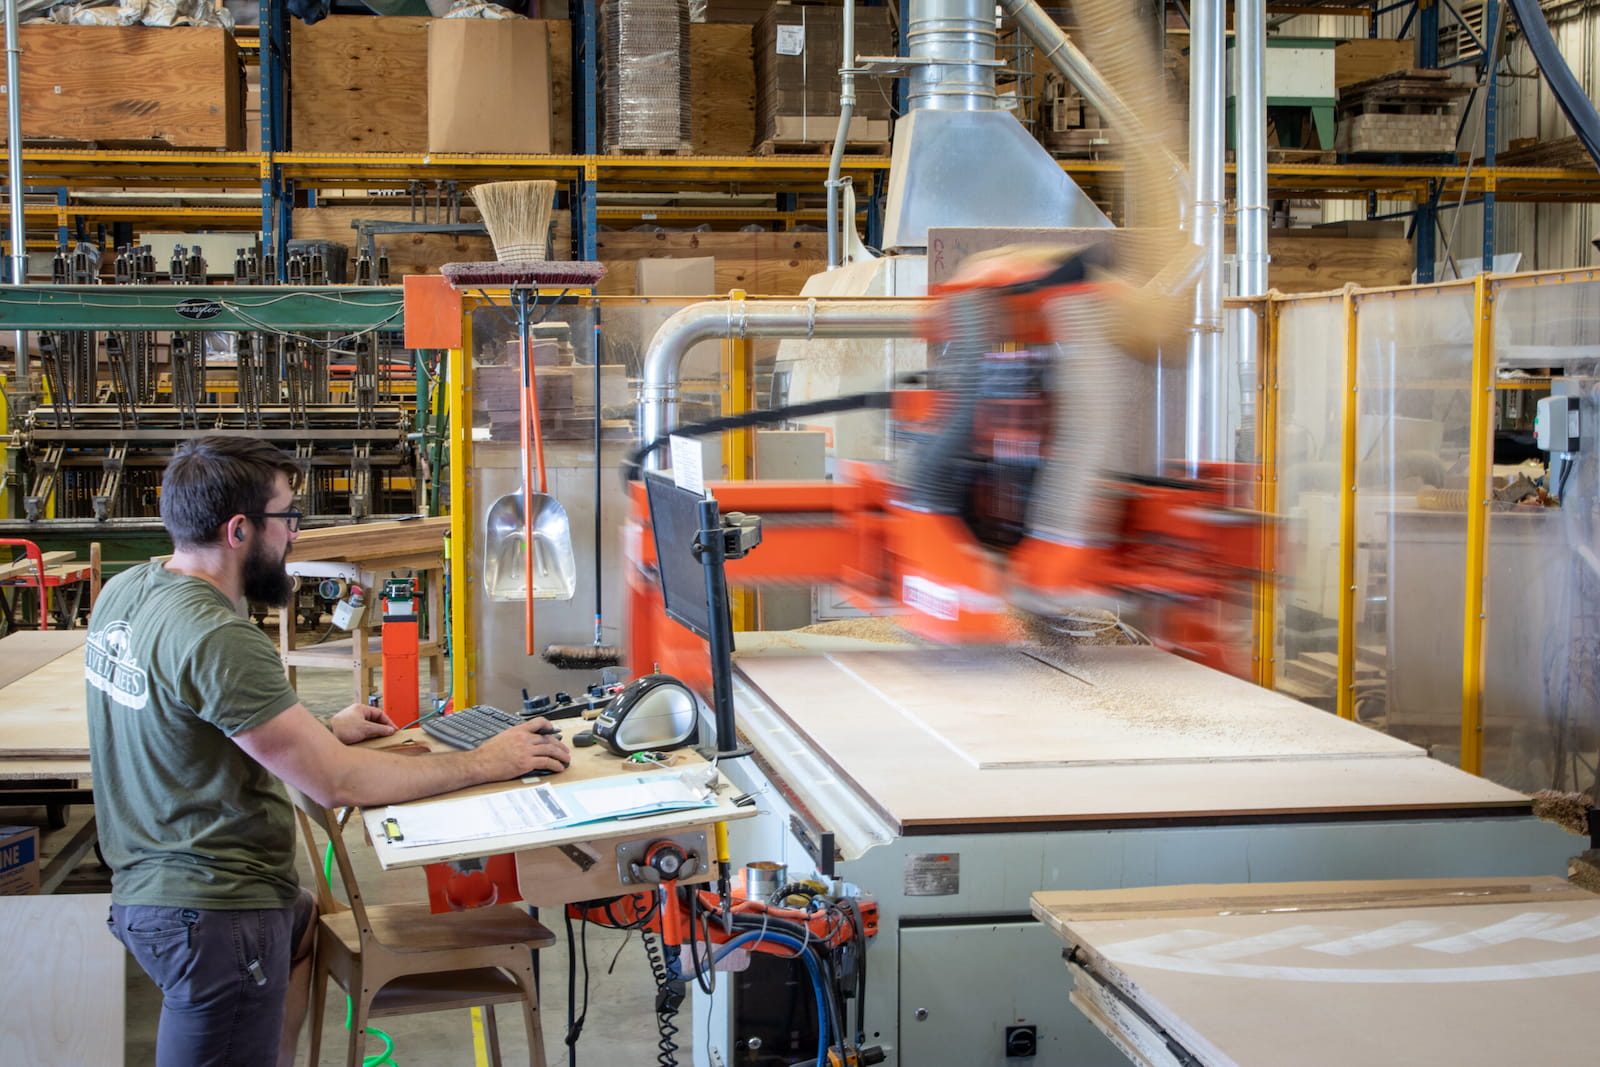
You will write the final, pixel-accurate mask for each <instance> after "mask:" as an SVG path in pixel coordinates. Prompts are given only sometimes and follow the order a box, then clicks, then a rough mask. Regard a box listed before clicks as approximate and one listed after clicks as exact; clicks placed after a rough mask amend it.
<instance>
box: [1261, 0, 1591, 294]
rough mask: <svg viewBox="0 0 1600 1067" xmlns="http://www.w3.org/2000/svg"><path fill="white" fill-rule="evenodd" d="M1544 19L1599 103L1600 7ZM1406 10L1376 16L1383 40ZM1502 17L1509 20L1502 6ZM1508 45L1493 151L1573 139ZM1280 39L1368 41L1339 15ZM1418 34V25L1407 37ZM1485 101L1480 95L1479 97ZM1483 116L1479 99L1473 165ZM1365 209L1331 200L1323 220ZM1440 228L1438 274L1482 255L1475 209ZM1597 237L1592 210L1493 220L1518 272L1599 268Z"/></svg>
mask: <svg viewBox="0 0 1600 1067" xmlns="http://www.w3.org/2000/svg"><path fill="white" fill-rule="evenodd" d="M1482 6H1483V5H1482V3H1481V2H1479V3H1461V2H1459V0H1458V2H1457V4H1456V7H1457V9H1458V10H1460V11H1461V12H1462V13H1463V14H1464V15H1465V16H1466V17H1467V18H1468V19H1470V20H1472V21H1473V23H1474V25H1479V24H1480V23H1481V17H1482V16H1481V10H1482ZM1543 6H1544V9H1545V17H1546V19H1548V20H1549V22H1550V31H1551V33H1552V34H1553V35H1554V36H1555V39H1556V42H1557V44H1558V45H1559V46H1560V48H1561V52H1562V54H1563V55H1564V56H1566V58H1567V63H1568V64H1569V65H1570V66H1571V67H1572V70H1573V74H1574V75H1576V76H1577V78H1578V80H1579V82H1580V83H1581V84H1582V85H1583V86H1584V88H1585V89H1586V90H1587V91H1588V93H1589V96H1590V99H1600V0H1568V2H1552V0H1544V5H1543ZM1408 13H1409V11H1408V10H1407V9H1401V10H1397V11H1391V12H1388V13H1386V14H1384V15H1382V16H1380V17H1379V20H1378V36H1380V37H1396V36H1398V35H1399V32H1400V29H1401V27H1402V26H1403V25H1404V24H1405V20H1406V16H1407V14H1408ZM1501 17H1502V18H1506V19H1510V18H1511V17H1512V16H1511V14H1510V12H1509V11H1508V10H1506V9H1505V8H1504V6H1503V5H1502V14H1501ZM1440 23H1441V32H1443V31H1444V29H1445V28H1447V27H1452V26H1454V25H1455V18H1454V16H1453V15H1451V14H1450V10H1449V8H1448V7H1446V8H1442V10H1441V11H1440ZM1512 28H1513V35H1512V37H1511V39H1510V40H1509V41H1508V44H1507V50H1506V58H1507V62H1506V63H1505V64H1504V65H1503V67H1502V71H1503V72H1502V74H1501V76H1500V81H1499V85H1498V87H1497V92H1498V93H1499V97H1500V107H1499V113H1498V118H1499V121H1498V127H1499V129H1498V131H1497V134H1498V135H1497V138H1496V142H1497V143H1496V149H1497V150H1504V149H1505V148H1506V147H1507V146H1508V145H1509V144H1510V143H1511V141H1512V140H1514V139H1517V138H1523V137H1537V138H1539V139H1540V140H1555V139H1558V138H1562V137H1570V136H1572V129H1571V127H1570V126H1569V125H1568V124H1567V120H1566V117H1565V116H1564V115H1562V113H1561V109H1560V108H1559V107H1558V106H1557V104H1556V101H1555V97H1554V95H1553V94H1552V93H1551V92H1550V89H1549V86H1547V85H1546V84H1545V82H1544V79H1543V78H1542V77H1541V76H1540V75H1539V68H1538V65H1537V64H1536V63H1535V62H1534V60H1533V56H1532V54H1531V53H1530V52H1529V51H1528V47H1527V44H1526V43H1525V42H1524V41H1523V40H1522V38H1521V35H1520V33H1518V32H1516V26H1515V21H1514V20H1513V22H1512ZM1278 32H1279V33H1283V34H1290V35H1302V36H1308V37H1364V36H1366V19H1364V18H1353V17H1338V16H1302V17H1298V18H1294V19H1290V20H1288V21H1286V22H1284V23H1283V24H1282V25H1281V27H1280V28H1279V30H1278ZM1409 32H1410V34H1411V35H1413V36H1414V35H1415V33H1416V28H1415V22H1413V25H1412V29H1411V30H1410V31H1409ZM1457 69H1458V71H1459V72H1460V73H1459V74H1458V77H1460V78H1462V79H1464V80H1470V79H1471V78H1472V76H1473V68H1472V67H1470V66H1466V67H1461V68H1457ZM1479 95H1480V97H1481V95H1482V94H1479ZM1482 115H1483V112H1482V102H1481V100H1480V101H1478V102H1477V103H1475V104H1474V107H1473V109H1472V112H1471V113H1470V115H1469V117H1468V121H1467V124H1466V126H1465V128H1464V129H1463V132H1462V137H1461V144H1460V149H1461V151H1463V152H1470V153H1472V156H1473V158H1479V157H1481V156H1482V155H1483V117H1482ZM1409 206H1410V205H1409V204H1405V203H1399V202H1395V203H1389V202H1383V203H1380V205H1379V211H1380V213H1386V212H1389V211H1401V210H1405V209H1407V208H1408V207H1409ZM1365 216H1366V207H1365V205H1364V204H1362V203H1361V202H1359V201H1327V202H1326V203H1325V204H1324V206H1323V218H1324V219H1326V220H1328V221H1330V222H1331V221H1338V220H1342V219H1356V218H1364V217H1365ZM1440 223H1441V226H1442V229H1443V230H1444V233H1443V234H1442V235H1441V236H1440V237H1439V238H1438V240H1437V241H1436V246H1437V259H1438V262H1439V264H1440V268H1441V270H1443V269H1444V264H1445V261H1446V259H1447V257H1454V258H1457V259H1461V258H1466V259H1477V258H1479V257H1480V256H1481V255H1482V251H1483V247H1482V246H1483V209H1482V207H1481V206H1477V205H1467V206H1465V207H1462V208H1459V209H1455V208H1452V209H1450V210H1446V211H1443V212H1441V216H1440ZM1597 231H1600V213H1597V211H1596V206H1595V205H1594V204H1590V203H1561V204H1506V203H1501V204H1499V205H1497V208H1496V213H1495V244H1494V250H1495V253H1496V254H1497V255H1503V254H1506V253H1512V252H1519V253H1521V254H1522V260H1521V263H1520V265H1519V269H1521V270H1553V269H1559V268H1566V267H1583V266H1590V265H1593V264H1595V263H1596V262H1600V253H1596V251H1595V249H1594V247H1593V246H1592V245H1590V243H1589V238H1590V237H1591V236H1594V235H1595V233H1596V232H1597Z"/></svg>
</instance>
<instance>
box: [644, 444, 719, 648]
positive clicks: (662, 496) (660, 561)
mask: <svg viewBox="0 0 1600 1067" xmlns="http://www.w3.org/2000/svg"><path fill="white" fill-rule="evenodd" d="M644 484H645V493H646V495H647V496H648V497H649V501H650V526H651V530H652V532H653V533H654V535H655V541H656V566H657V568H658V570H659V571H660V574H661V599H662V602H663V604H664V606H665V608H666V612H667V617H668V618H669V619H671V620H673V621H674V622H676V623H678V624H679V625H681V626H684V627H687V628H688V629H689V630H691V631H693V632H694V633H695V634H697V635H699V636H700V637H703V638H705V639H706V640H708V641H709V640H710V639H711V604H710V602H709V600H708V598H707V596H706V570H705V566H704V565H703V564H702V563H701V562H700V560H699V559H698V558H697V557H696V556H695V554H694V543H695V538H696V537H698V536H699V534H700V529H701V526H700V522H701V514H700V508H701V504H702V503H703V502H704V501H705V500H706V497H705V496H704V495H703V494H700V493H697V492H695V491H694V490H692V489H683V488H680V487H679V486H678V485H677V484H676V483H674V482H673V480H672V478H671V477H670V476H667V475H663V474H657V473H656V472H654V471H646V472H645V475H644ZM711 506H712V509H713V510H712V515H713V516H715V514H716V511H715V508H716V502H715V501H712V504H711ZM712 525H713V526H715V525H716V522H715V520H713V523H712ZM719 607H720V609H721V611H722V612H723V613H724V614H727V612H728V604H727V601H726V600H724V601H723V603H722V604H721V605H719ZM730 618H731V617H730Z"/></svg>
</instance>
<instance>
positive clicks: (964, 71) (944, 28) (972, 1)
mask: <svg viewBox="0 0 1600 1067" xmlns="http://www.w3.org/2000/svg"><path fill="white" fill-rule="evenodd" d="M994 44H995V29H994V0H918V2H917V3H914V4H913V5H912V6H911V11H910V12H909V13H908V14H907V16H906V27H905V53H906V55H907V56H908V57H909V58H910V60H911V65H910V70H909V71H908V76H907V80H906V110H907V111H916V110H918V109H926V110H929V111H993V110H994V109H995V106H996V104H995V93H994V71H995V68H994Z"/></svg>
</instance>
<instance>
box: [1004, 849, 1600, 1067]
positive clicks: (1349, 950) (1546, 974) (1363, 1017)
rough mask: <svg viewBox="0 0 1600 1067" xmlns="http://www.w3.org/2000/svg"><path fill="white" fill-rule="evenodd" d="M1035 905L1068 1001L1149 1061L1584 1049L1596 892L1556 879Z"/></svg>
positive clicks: (1036, 899) (1457, 1062)
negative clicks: (1068, 983)
mask: <svg viewBox="0 0 1600 1067" xmlns="http://www.w3.org/2000/svg"><path fill="white" fill-rule="evenodd" d="M1033 912H1034V915H1035V917H1037V918H1038V919H1039V920H1040V921H1041V922H1043V923H1045V924H1046V925H1047V926H1049V927H1050V929H1051V930H1053V931H1054V932H1055V933H1056V934H1057V935H1058V936H1059V937H1061V939H1062V940H1063V941H1064V942H1066V944H1067V945H1068V947H1069V953H1070V955H1069V957H1068V965H1067V968H1068V971H1069V972H1070V973H1071V975H1072V980H1073V985H1074V988H1073V991H1072V994H1071V998H1072V1002H1073V1003H1074V1004H1075V1005H1076V1006H1077V1007H1078V1009H1079V1010H1080V1011H1082V1012H1083V1013H1084V1014H1085V1015H1086V1016H1087V1017H1088V1018H1089V1019H1090V1021H1091V1022H1093V1023H1094V1024H1095V1026H1096V1027H1097V1028H1099V1029H1100V1030H1101V1032H1102V1033H1104V1034H1105V1035H1106V1036H1107V1037H1108V1038H1109V1039H1110V1040H1111V1041H1112V1043H1113V1044H1114V1045H1116V1046H1117V1047H1118V1048H1119V1049H1120V1050H1121V1051H1122V1052H1123V1054H1124V1055H1125V1056H1126V1057H1127V1058H1128V1059H1129V1061H1130V1062H1132V1063H1136V1064H1141V1065H1144V1067H1176V1065H1178V1064H1180V1063H1182V1064H1188V1065H1192V1067H1348V1065H1350V1064H1378V1063H1384V1064H1402V1063H1404V1064H1451V1065H1454V1067H1500V1065H1502V1064H1511V1063H1526V1064H1532V1063H1568V1062H1585V1061H1587V1060H1589V1059H1592V1058H1593V1052H1592V1046H1593V1029H1594V1025H1593V1014H1594V1013H1593V1005H1594V991H1595V989H1596V988H1597V986H1600V952H1597V950H1600V896H1595V895H1594V894H1591V893H1587V892H1584V891H1583V890H1580V889H1576V888H1574V887H1573V886H1571V885H1569V884H1568V883H1567V882H1565V881H1564V880H1562V879H1559V878H1532V879H1515V878H1480V879H1428V880H1418V881H1380V882H1296V883H1279V884H1272V883H1254V884H1249V885H1222V886H1217V885H1210V886H1165V887H1157V888H1143V889H1121V890H1105V891H1097V892H1040V893H1035V894H1033ZM1063 978H1065V976H1063ZM1584 1049H1591V1051H1590V1052H1585V1051H1583V1050H1584Z"/></svg>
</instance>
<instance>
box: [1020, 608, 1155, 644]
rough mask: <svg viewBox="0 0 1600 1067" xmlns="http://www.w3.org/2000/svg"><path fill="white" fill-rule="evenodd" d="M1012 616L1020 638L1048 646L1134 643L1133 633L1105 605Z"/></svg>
mask: <svg viewBox="0 0 1600 1067" xmlns="http://www.w3.org/2000/svg"><path fill="white" fill-rule="evenodd" d="M1012 619H1013V621H1014V622H1016V624H1017V626H1018V638H1019V640H1025V641H1030V642H1033V643H1035V644H1039V645H1043V646H1044V647H1045V648H1065V647H1069V646H1073V645H1131V644H1134V643H1135V642H1134V639H1133V636H1132V635H1131V634H1130V633H1128V631H1127V630H1125V629H1123V628H1122V625H1121V623H1120V621H1119V620H1118V618H1117V616H1116V614H1115V613H1113V612H1110V611H1106V610H1105V609H1104V608H1070V609H1068V610H1067V611H1066V612H1064V613H1063V614H1061V615H1032V614H1029V613H1027V612H1013V613H1012ZM1013 643H1018V642H1013Z"/></svg>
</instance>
